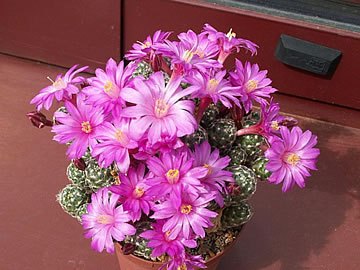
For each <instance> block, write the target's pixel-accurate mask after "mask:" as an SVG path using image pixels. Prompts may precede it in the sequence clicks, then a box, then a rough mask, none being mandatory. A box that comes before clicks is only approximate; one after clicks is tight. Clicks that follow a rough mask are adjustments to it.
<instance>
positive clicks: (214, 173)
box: [193, 141, 234, 207]
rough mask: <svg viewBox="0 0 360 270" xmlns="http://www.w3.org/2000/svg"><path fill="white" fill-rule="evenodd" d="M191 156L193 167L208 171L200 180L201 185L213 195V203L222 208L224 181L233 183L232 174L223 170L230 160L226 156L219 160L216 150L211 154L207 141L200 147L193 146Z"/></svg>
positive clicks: (224, 189)
mask: <svg viewBox="0 0 360 270" xmlns="http://www.w3.org/2000/svg"><path fill="white" fill-rule="evenodd" d="M193 156H194V158H195V161H194V164H193V166H194V167H198V166H203V167H204V168H207V169H208V173H207V175H206V176H205V177H203V178H201V179H200V180H201V183H202V184H203V185H204V186H205V188H206V190H207V191H209V192H210V193H214V194H215V201H216V202H217V203H218V204H219V205H220V206H221V207H223V205H224V200H223V197H222V195H221V192H223V191H224V192H226V186H225V181H226V182H234V179H233V178H232V173H231V172H229V171H225V170H223V169H224V168H226V167H227V166H228V165H229V162H230V158H229V157H228V156H226V157H222V158H220V156H219V150H218V149H215V150H214V151H213V152H211V146H210V144H209V143H208V142H207V141H204V142H203V143H202V144H201V145H200V146H198V145H197V144H195V151H194V153H193Z"/></svg>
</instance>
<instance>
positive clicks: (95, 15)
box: [0, 0, 121, 68]
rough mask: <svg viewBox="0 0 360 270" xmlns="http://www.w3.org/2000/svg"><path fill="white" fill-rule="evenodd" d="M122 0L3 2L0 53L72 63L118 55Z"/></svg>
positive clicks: (97, 63)
mask: <svg viewBox="0 0 360 270" xmlns="http://www.w3.org/2000/svg"><path fill="white" fill-rule="evenodd" d="M120 4H121V1H119V0H109V1H100V0H95V1H90V2H88V1H72V0H63V1H46V0H40V1H36V2H34V1H12V0H2V1H1V4H0V52H1V53H7V54H12V55H16V56H21V57H26V58H30V59H35V60H39V61H43V62H46V63H51V64H56V65H59V66H64V67H71V66H73V65H74V64H80V65H90V66H92V67H93V68H94V67H98V66H101V65H103V64H104V63H106V61H107V59H108V58H109V57H113V58H115V59H117V60H119V59H120V31H121V30H120V29H121V24H120V12H121V10H120Z"/></svg>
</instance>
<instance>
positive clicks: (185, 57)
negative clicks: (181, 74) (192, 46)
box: [182, 50, 194, 63]
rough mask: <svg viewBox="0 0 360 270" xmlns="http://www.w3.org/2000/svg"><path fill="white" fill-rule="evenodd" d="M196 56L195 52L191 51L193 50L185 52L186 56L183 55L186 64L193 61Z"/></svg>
mask: <svg viewBox="0 0 360 270" xmlns="http://www.w3.org/2000/svg"><path fill="white" fill-rule="evenodd" d="M193 56H194V52H193V51H191V50H185V51H184V54H183V57H182V58H183V60H184V61H185V62H186V63H190V61H191V59H192V58H193Z"/></svg>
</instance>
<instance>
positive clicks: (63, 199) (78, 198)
mask: <svg viewBox="0 0 360 270" xmlns="http://www.w3.org/2000/svg"><path fill="white" fill-rule="evenodd" d="M57 201H58V202H59V203H60V205H61V207H62V209H63V210H64V211H65V212H66V213H68V214H70V215H71V216H73V217H78V215H79V214H80V212H79V210H80V208H81V206H82V205H83V204H87V203H88V202H89V201H90V195H88V194H87V193H86V191H85V190H84V189H82V188H81V187H79V186H77V185H74V184H68V185H67V186H66V187H64V188H63V189H62V190H61V191H60V193H59V194H58V195H57Z"/></svg>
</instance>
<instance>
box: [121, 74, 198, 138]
mask: <svg viewBox="0 0 360 270" xmlns="http://www.w3.org/2000/svg"><path fill="white" fill-rule="evenodd" d="M180 82H181V77H177V78H176V79H174V80H171V81H170V82H169V83H168V84H167V85H166V86H165V81H164V77H163V74H162V73H161V72H156V73H154V74H152V75H151V77H150V79H149V80H147V81H142V80H141V79H135V80H134V85H135V87H134V88H135V91H134V90H133V89H124V90H123V92H122V97H123V98H124V100H126V101H127V102H130V103H133V104H136V106H130V107H127V108H125V109H124V110H123V113H122V116H124V117H130V118H137V119H136V120H134V121H132V123H131V129H134V130H137V131H139V134H138V135H139V136H138V137H139V138H140V137H141V136H142V135H143V134H144V133H145V132H146V131H148V139H149V142H150V143H151V144H154V143H155V142H157V141H159V140H160V139H161V138H162V137H164V136H168V137H173V136H177V137H182V136H184V135H187V134H192V133H193V132H194V130H195V128H196V126H197V124H196V121H195V119H194V117H193V115H192V113H193V111H194V103H193V102H192V101H190V100H181V101H179V99H181V98H182V97H184V96H186V95H188V94H189V91H187V90H186V89H185V90H182V88H181V87H180Z"/></svg>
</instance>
